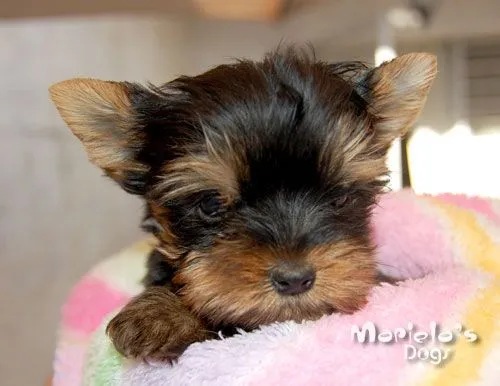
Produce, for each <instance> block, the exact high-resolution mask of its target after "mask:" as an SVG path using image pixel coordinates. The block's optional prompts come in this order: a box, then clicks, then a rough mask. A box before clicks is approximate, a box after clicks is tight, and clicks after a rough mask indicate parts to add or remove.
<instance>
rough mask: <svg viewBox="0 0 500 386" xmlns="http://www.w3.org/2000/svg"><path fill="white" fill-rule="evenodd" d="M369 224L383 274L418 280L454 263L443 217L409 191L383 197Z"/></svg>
mask: <svg viewBox="0 0 500 386" xmlns="http://www.w3.org/2000/svg"><path fill="white" fill-rule="evenodd" d="M444 220H445V219H444ZM373 224H374V226H373V234H374V241H375V243H376V245H377V260H378V261H379V263H380V266H381V270H382V271H383V272H384V273H386V274H389V275H394V276H396V277H398V278H410V277H413V278H415V277H422V276H424V275H425V274H427V273H429V272H436V271H438V270H439V269H443V268H445V267H450V266H452V265H454V264H453V263H454V261H456V259H457V257H456V256H454V249H453V248H452V246H451V245H450V242H451V241H450V238H449V237H448V236H449V235H448V233H449V229H447V228H446V223H445V222H443V217H442V216H441V215H440V213H439V212H438V211H437V210H436V208H435V207H434V206H433V205H432V203H431V202H428V201H426V200H423V199H422V198H419V197H418V196H416V195H415V194H414V193H413V192H412V191H409V190H405V191H400V192H397V193H389V194H386V195H383V196H382V198H381V200H380V202H379V204H378V206H377V207H376V208H375V210H374V218H373Z"/></svg>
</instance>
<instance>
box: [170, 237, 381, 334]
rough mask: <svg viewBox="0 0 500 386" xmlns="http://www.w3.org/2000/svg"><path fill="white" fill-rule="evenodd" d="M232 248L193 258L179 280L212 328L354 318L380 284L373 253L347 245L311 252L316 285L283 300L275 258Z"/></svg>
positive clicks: (186, 296)
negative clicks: (273, 273) (273, 272)
mask: <svg viewBox="0 0 500 386" xmlns="http://www.w3.org/2000/svg"><path fill="white" fill-rule="evenodd" d="M227 247H228V249H226V248H225V247H224V246H222V245H219V246H218V247H216V248H214V249H213V250H211V251H210V252H207V254H200V253H196V254H192V255H191V256H190V257H189V258H187V259H186V262H185V264H184V265H183V266H182V267H181V268H180V269H179V271H178V272H177V273H176V276H175V277H174V283H176V284H177V285H179V286H180V288H181V289H180V291H179V295H180V296H181V297H182V299H183V302H184V304H186V305H187V306H188V308H189V309H190V310H191V311H193V312H194V313H195V314H197V315H198V316H200V317H201V318H203V319H205V320H207V321H208V322H209V323H210V324H212V325H219V324H225V325H227V324H230V325H235V326H240V327H242V328H247V329H253V328H256V327H258V326H260V325H265V324H270V323H274V322H283V321H287V320H293V321H296V322H302V321H304V320H316V319H319V318H321V317H322V316H324V315H327V314H331V313H332V312H338V313H344V314H351V313H354V312H356V311H358V310H359V309H361V308H363V306H364V305H365V304H366V302H367V299H368V296H369V294H370V291H371V289H372V288H373V287H374V285H375V282H376V269H375V263H374V259H373V256H372V254H371V249H369V248H362V247H360V246H359V245H358V244H356V243H353V242H351V243H349V242H347V241H346V242H343V243H335V244H334V245H328V246H322V247H318V248H316V249H315V250H313V251H310V252H309V254H308V257H307V258H308V259H309V261H310V262H311V263H312V265H313V266H314V267H315V271H316V279H315V282H314V285H313V286H312V288H311V289H309V290H308V291H305V292H303V293H300V294H297V295H281V294H279V293H277V292H276V290H275V289H274V287H273V285H272V284H271V281H270V280H269V267H270V266H271V265H272V264H273V257H272V255H271V254H270V253H266V252H265V251H263V250H258V249H251V248H250V249H246V250H244V251H243V250H239V249H238V248H237V247H235V246H234V245H233V248H229V246H227Z"/></svg>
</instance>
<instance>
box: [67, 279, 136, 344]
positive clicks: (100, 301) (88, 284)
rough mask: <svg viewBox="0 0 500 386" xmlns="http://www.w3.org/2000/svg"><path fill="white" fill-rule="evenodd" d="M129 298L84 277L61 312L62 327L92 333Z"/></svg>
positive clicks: (100, 282) (101, 283)
mask: <svg viewBox="0 0 500 386" xmlns="http://www.w3.org/2000/svg"><path fill="white" fill-rule="evenodd" d="M128 299H129V296H127V295H126V294H123V293H121V292H118V291H116V290H114V289H112V288H111V287H109V286H108V285H107V284H106V283H104V282H103V281H101V280H99V279H96V278H95V277H92V276H86V277H84V278H83V279H82V280H81V281H80V282H79V283H78V285H77V286H76V287H75V288H74V289H73V291H72V292H71V294H70V296H69V298H68V300H67V302H66V304H65V306H64V307H63V310H62V325H63V327H64V328H69V329H74V330H77V331H81V332H83V333H86V334H91V333H93V332H94V331H95V330H96V329H97V328H98V327H99V325H100V324H101V323H102V320H103V318H104V317H105V316H106V315H107V314H109V313H110V312H112V311H114V310H116V309H118V308H119V307H122V306H123V305H124V304H125V303H126V302H127V300H128Z"/></svg>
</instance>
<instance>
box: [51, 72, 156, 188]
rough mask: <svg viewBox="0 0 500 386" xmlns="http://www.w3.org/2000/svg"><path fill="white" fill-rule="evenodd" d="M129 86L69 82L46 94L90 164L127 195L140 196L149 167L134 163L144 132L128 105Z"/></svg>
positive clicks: (77, 81) (141, 144)
mask: <svg viewBox="0 0 500 386" xmlns="http://www.w3.org/2000/svg"><path fill="white" fill-rule="evenodd" d="M132 87H133V86H132V85H131V84H129V83H121V82H108V81H102V80H95V79H71V80H66V81H63V82H60V83H57V84H55V85H53V86H52V87H50V89H49V91H50V96H51V98H52V100H53V102H54V104H55V105H56V107H57V109H58V111H59V114H60V115H61V117H62V119H63V120H64V121H65V122H66V124H67V125H68V126H69V128H70V129H71V131H72V132H73V134H75V135H76V136H77V137H78V138H79V139H80V141H81V142H82V143H83V146H84V148H85V150H86V151H87V154H88V157H89V159H90V161H91V162H92V163H93V164H95V165H97V166H99V167H100V168H101V169H103V170H104V172H105V173H106V174H107V175H108V176H109V177H111V178H112V179H114V180H115V181H116V182H118V184H119V185H121V186H122V188H123V189H125V190H126V191H127V192H129V193H133V194H143V193H144V190H145V185H146V182H145V181H146V176H147V174H148V170H149V166H148V165H146V164H144V163H141V162H140V161H139V160H138V154H139V153H140V151H141V149H142V148H143V147H144V144H145V133H144V132H143V131H142V130H141V127H140V124H139V122H138V121H137V114H136V113H135V111H134V109H133V106H132V103H131V99H130V95H131V91H132Z"/></svg>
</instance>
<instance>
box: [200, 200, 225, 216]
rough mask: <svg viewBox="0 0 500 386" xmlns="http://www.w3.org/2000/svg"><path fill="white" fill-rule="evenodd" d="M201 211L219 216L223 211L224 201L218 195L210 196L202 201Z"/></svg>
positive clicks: (206, 214) (207, 214)
mask: <svg viewBox="0 0 500 386" xmlns="http://www.w3.org/2000/svg"><path fill="white" fill-rule="evenodd" d="M199 207H200V210H201V212H202V213H203V214H204V215H205V216H208V217H217V216H219V215H220V214H221V211H222V201H221V199H220V198H219V197H217V196H208V197H205V198H204V199H202V200H201V201H200V204H199Z"/></svg>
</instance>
